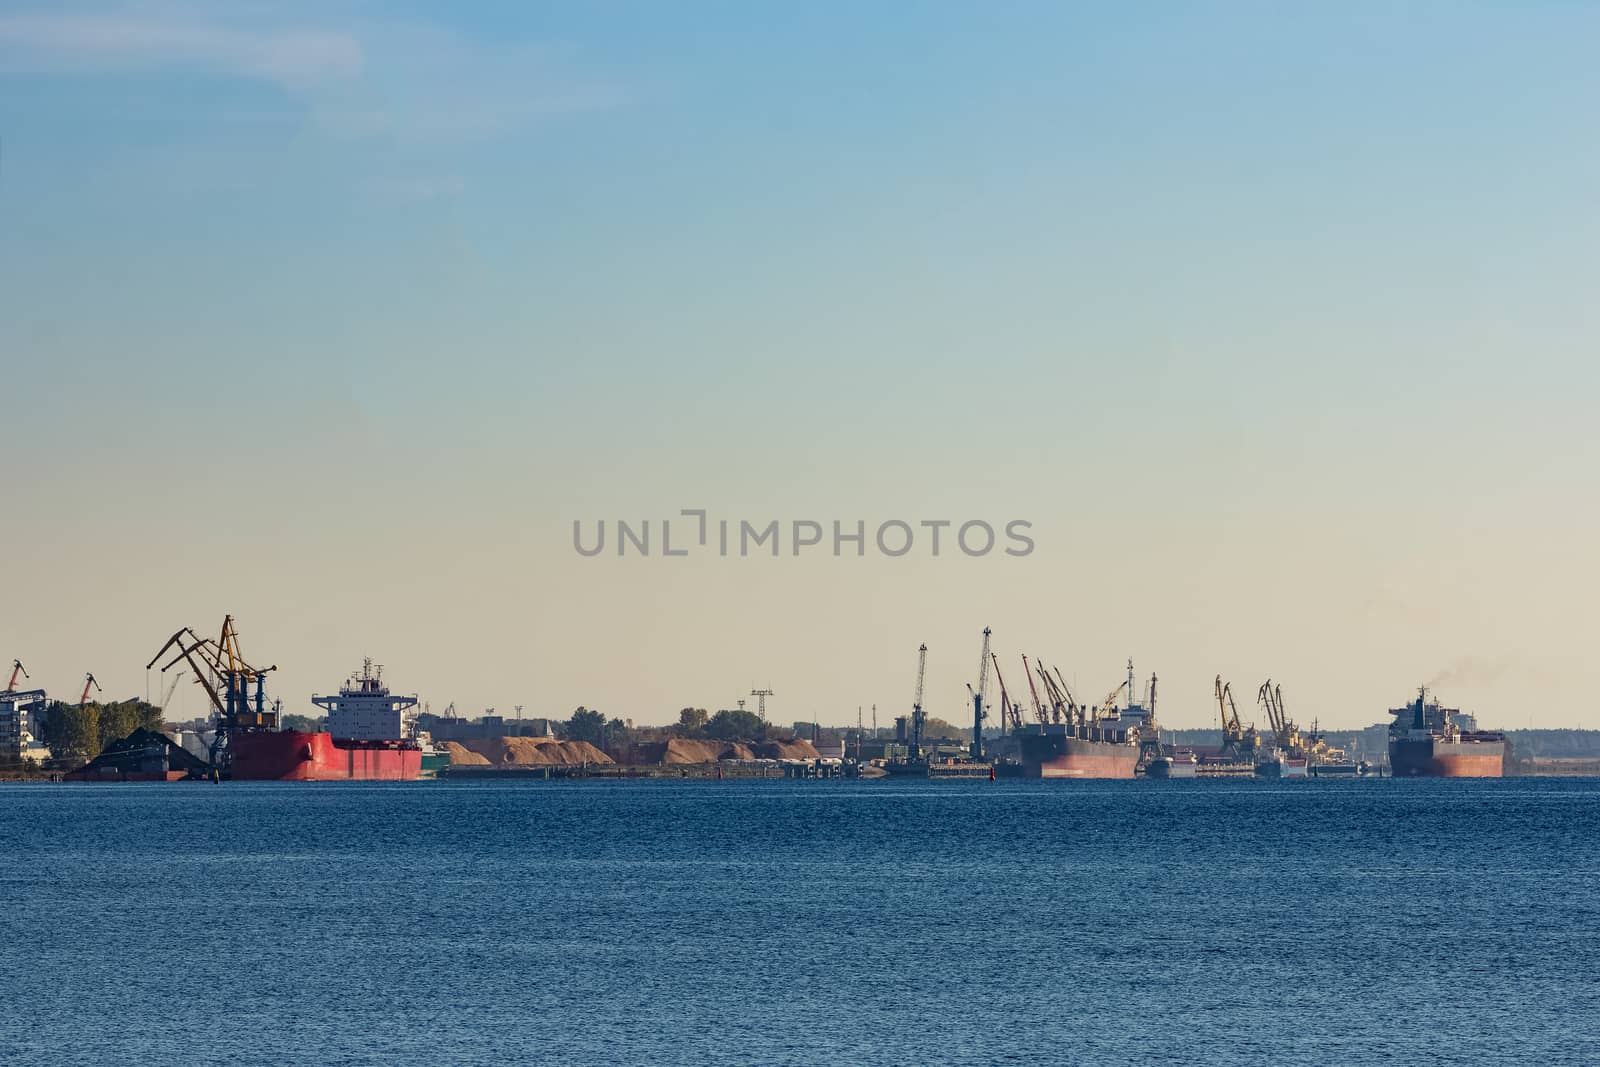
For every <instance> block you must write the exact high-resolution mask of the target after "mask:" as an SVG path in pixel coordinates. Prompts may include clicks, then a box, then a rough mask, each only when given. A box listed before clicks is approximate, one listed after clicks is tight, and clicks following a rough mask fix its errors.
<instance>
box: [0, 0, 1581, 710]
mask: <svg viewBox="0 0 1600 1067" xmlns="http://www.w3.org/2000/svg"><path fill="white" fill-rule="evenodd" d="M1597 35H1600V7H1595V6H1592V5H1586V4H1573V3H1555V2H1552V3H1518V4H1511V3H1506V4H1471V3H1439V4H1429V3H1409V4H1395V3H1372V4H1363V3H1350V4H1337V5H1332V4H1330V5H1320V6H1317V7H1314V8H1303V7H1302V8H1296V7H1293V6H1290V7H1285V6H1284V5H1278V4H1267V3H1260V4H1252V3H1222V4H1214V5H1209V4H1183V5H1179V4H1172V5H1160V4H1146V5H1126V4H1113V3H1107V4H1100V5H1096V4H1081V5H1063V4H1048V3H1040V4H1030V3H1015V4H1004V5H979V4H940V3H931V2H930V3H919V4H914V5H852V4H843V3H815V4H787V5H779V4H765V5H756V4H733V3H719V4H713V3H685V4H671V5H666V4H645V3H639V4H611V3H571V4H548V3H505V4H478V5H421V4H379V3H348V2H343V0H331V2H327V3H317V4H309V3H305V4H300V3H295V2H292V0H291V2H289V3H284V4H273V5H262V4H259V3H254V2H240V3H182V2H174V3H164V2H142V0H130V2H127V3H116V4H107V3H83V4H79V3H65V4H62V3H51V4H44V3H38V4H34V3H30V2H28V0H21V2H12V0H0V383H3V384H0V389H3V396H4V399H5V414H6V423H7V431H8V432H7V433H6V434H5V436H4V438H3V441H4V443H3V444H0V450H3V451H0V477H3V478H4V482H3V485H0V492H3V493H4V499H5V502H6V509H5V511H6V517H7V522H6V523H5V526H4V528H3V530H0V582H3V586H0V588H4V590H5V597H4V601H5V610H3V611H0V657H3V658H5V659H10V658H20V659H21V660H22V661H23V662H24V663H25V664H26V665H27V667H28V670H29V671H30V673H31V674H32V676H33V677H34V679H35V681H37V682H40V683H42V684H44V685H45V686H46V687H47V688H49V689H50V690H51V691H52V693H53V694H54V695H58V696H63V697H68V698H71V699H76V696H77V692H78V689H79V687H80V685H81V684H82V682H81V680H82V677H83V674H84V672H86V671H93V672H94V674H95V675H96V677H97V678H98V679H99V680H100V681H101V682H102V684H103V685H104V686H105V688H106V690H107V695H108V696H131V695H140V696H143V695H144V694H145V693H146V692H147V691H150V690H159V688H160V685H161V681H162V680H161V679H159V678H157V679H152V677H151V675H150V674H148V673H147V672H146V671H145V669H144V664H145V663H146V661H147V660H148V659H149V658H150V656H151V655H153V654H154V653H155V652H156V650H157V649H158V648H159V647H160V645H161V644H162V642H163V641H164V640H165V639H166V638H167V636H168V635H169V634H171V633H172V632H173V631H174V630H176V629H178V628H179V627H182V626H193V627H195V628H196V629H198V630H201V631H202V632H212V631H215V629H216V628H217V627H218V626H219V625H220V623H221V620H222V617H223V615H224V614H227V613H231V614H233V615H234V616H235V617H236V619H237V623H238V626H239V629H240V632H241V635H242V641H243V646H244V650H245V653H246V655H247V656H248V657H249V658H250V659H252V660H253V661H255V662H256V663H257V664H258V665H265V664H268V663H276V664H277V665H278V667H279V671H278V673H277V675H276V676H275V684H274V690H275V695H277V696H278V697H280V698H282V699H283V701H284V708H285V710H286V711H293V712H301V713H305V712H309V711H311V710H312V707H311V705H310V703H309V698H310V696H311V695H312V694H313V693H316V692H320V693H326V692H328V691H330V690H332V689H334V688H335V687H336V686H337V685H338V684H339V683H340V681H341V680H342V679H343V678H344V677H345V676H346V675H347V674H349V673H350V672H351V671H352V670H354V669H356V668H357V667H358V666H359V664H360V662H361V659H362V657H364V656H371V657H373V658H374V659H375V660H377V661H378V662H380V663H383V664H385V665H386V668H387V675H386V676H387V677H388V679H389V680H390V681H391V683H392V684H393V686H394V687H395V688H396V689H397V690H400V691H404V692H415V693H417V694H418V695H419V696H420V697H421V698H422V700H423V701H424V702H425V703H426V704H428V705H429V706H430V707H431V708H432V710H434V711H436V712H437V711H440V710H442V709H443V708H444V707H445V706H446V705H448V704H450V703H454V704H455V706H456V708H457V710H458V711H460V712H462V713H464V714H469V715H475V714H480V713H482V712H483V711H484V710H485V709H486V708H489V707H494V708H495V709H496V711H497V712H498V713H501V714H508V715H510V714H515V712H514V711H513V709H514V708H515V707H516V706H517V705H521V706H523V708H524V712H523V714H525V715H529V716H533V715H553V716H558V717H565V716H566V715H568V714H570V712H571V710H572V709H573V708H574V707H576V706H578V705H585V706H588V707H597V708H600V709H601V710H603V711H605V712H606V713H608V714H610V715H613V716H616V717H621V718H627V719H633V720H634V721H636V722H643V723H660V722H667V721H670V720H672V719H674V718H675V717H676V715H677V711H678V709H679V708H681V707H685V706H695V707H706V708H709V709H713V710H715V709H717V708H721V707H732V706H735V702H736V701H737V700H740V699H745V700H747V701H750V702H751V704H752V706H753V704H754V701H753V700H751V698H750V696H749V694H750V692H751V690H753V689H757V688H770V689H772V690H773V691H774V695H773V696H772V697H771V698H769V701H768V712H769V715H770V717H771V718H772V719H774V720H775V721H778V722H781V723H788V722H792V721H797V720H801V721H808V720H813V719H815V720H818V721H821V722H822V723H824V724H827V723H845V722H854V721H855V719H856V716H857V711H858V709H862V710H861V714H862V716H863V717H864V718H868V719H870V716H871V715H872V709H873V707H874V706H876V708H877V709H878V716H879V721H880V722H881V723H882V724H884V725H887V724H888V723H889V722H890V720H891V718H892V716H893V715H895V714H899V713H902V712H904V711H905V710H907V708H908V707H909V705H910V703H911V700H912V693H913V687H914V684H915V675H916V664H917V649H918V646H919V645H921V644H924V643H926V644H927V645H928V648H929V653H928V656H929V662H928V679H927V694H928V695H927V698H926V700H925V705H926V706H927V707H928V709H929V710H930V712H931V713H932V714H935V715H940V716H942V717H945V718H949V719H952V720H956V721H960V719H961V718H962V717H963V716H965V715H967V714H968V710H967V709H968V705H967V703H966V690H965V686H966V685H967V684H968V683H969V682H976V681H977V674H978V667H979V650H980V642H981V640H982V637H981V631H982V630H983V629H984V628H985V627H986V626H987V627H990V628H991V629H992V630H993V641H994V648H995V651H996V653H997V654H998V655H999V657H1000V664H1001V669H1002V671H1003V673H1004V677H1005V679H1006V682H1007V685H1008V686H1010V687H1012V692H1013V693H1015V691H1016V690H1017V689H1020V688H1021V687H1022V686H1023V684H1024V682H1023V674H1022V667H1021V662H1020V660H1019V658H1018V657H1019V656H1020V655H1021V654H1027V655H1028V656H1029V657H1030V658H1033V657H1043V659H1044V660H1045V661H1046V662H1048V663H1051V664H1052V665H1055V666H1059V668H1060V669H1061V671H1062V673H1063V675H1064V676H1065V677H1066V678H1067V679H1068V680H1069V681H1070V682H1072V683H1073V684H1074V685H1075V687H1076V691H1077V692H1078V695H1079V696H1080V697H1083V698H1085V699H1088V698H1094V699H1098V698H1099V697H1101V696H1102V695H1103V694H1104V693H1105V692H1106V691H1108V690H1109V689H1110V688H1111V687H1112V686H1114V685H1116V684H1117V683H1118V682H1119V681H1120V680H1121V678H1122V677H1123V675H1124V673H1125V670H1126V667H1125V665H1126V662H1127V660H1128V659H1129V658H1130V657H1131V658H1132V659H1133V660H1134V663H1135V668H1136V669H1137V671H1138V672H1139V675H1140V677H1141V679H1142V678H1145V677H1147V676H1148V675H1149V674H1151V673H1155V674H1156V675H1157V676H1158V678H1159V680H1160V681H1159V696H1160V702H1159V708H1158V710H1159V712H1160V714H1161V718H1162V719H1163V720H1164V721H1165V722H1166V723H1168V724H1169V725H1172V726H1206V725H1210V724H1213V723H1214V722H1215V721H1216V713H1215V707H1214V705H1213V703H1212V701H1211V693H1212V685H1213V678H1214V677H1215V676H1217V675H1218V674H1221V675H1222V676H1224V677H1225V678H1227V679H1228V680H1230V681H1232V682H1233V685H1234V688H1235V690H1237V691H1239V692H1240V693H1250V692H1253V691H1254V689H1255V687H1256V686H1257V685H1258V684H1259V683H1260V681H1261V680H1263V679H1264V678H1266V677H1269V676H1270V677H1272V678H1273V679H1274V680H1275V681H1276V682H1277V683H1278V684H1280V685H1282V687H1283V691H1284V697H1285V703H1286V705H1287V708H1288V711H1289V712H1290V714H1291V715H1292V716H1293V717H1295V718H1296V719H1298V720H1299V721H1300V722H1301V723H1302V724H1307V723H1309V722H1310V721H1311V720H1313V719H1317V720H1320V722H1321V723H1322V725H1324V726H1325V727H1332V728H1336V729H1337V728H1343V727H1352V728H1353V727H1357V726H1362V725H1366V724H1370V723H1373V722H1377V721H1381V720H1383V719H1385V718H1386V709H1388V708H1390V707H1393V706H1395V705H1398V704H1400V703H1403V702H1404V701H1405V700H1407V699H1408V698H1409V697H1410V696H1411V695H1412V694H1414V692H1415V688H1416V687H1417V686H1419V685H1423V684H1431V685H1434V686H1436V687H1437V692H1438V694H1439V695H1440V697H1441V698H1443V699H1444V701H1445V702H1446V703H1447V704H1451V705H1453V706H1460V707H1462V708H1465V709H1468V710H1471V711H1474V712H1476V713H1477V714H1478V715H1479V717H1480V720H1482V721H1483V722H1484V723H1485V724H1486V725H1495V726H1502V727H1508V728H1510V727H1526V726H1530V725H1538V726H1551V727H1559V726H1580V725H1584V726H1600V715H1596V714H1593V709H1594V694H1595V693H1596V692H1597V691H1600V665H1597V664H1600V659H1597V657H1596V656H1595V648H1596V638H1597V636H1600V624H1597V621H1596V616H1595V606H1594V605H1595V597H1596V594H1597V592H1600V565H1597V564H1596V562H1595V553H1594V546H1595V545H1596V543H1597V541H1600V503H1597V500H1596V492H1595V488H1594V484H1595V475H1594V473H1593V472H1594V471H1595V470H1596V469H1597V466H1600V463H1597V461H1600V448H1597V432H1596V430H1595V428H1594V418H1593V416H1594V410H1595V404H1596V400H1597V399H1600V370H1597V369H1596V368H1597V361H1596V358H1595V357H1596V355H1597V351H1596V350H1597V340H1600V303H1597V302H1596V301H1595V300H1594V298H1593V294H1594V293H1595V292H1596V291H1600V263H1597V256H1596V249H1597V248H1600V211H1597V208H1600V138H1597V137H1596V133H1597V129H1596V118H1595V116H1596V115H1600V67H1597V66H1596V64H1594V62H1593V42H1594V41H1595V40H1596V39H1600V38H1597ZM684 509H704V510H705V511H706V512H707V514H708V517H709V519H710V520H711V522H712V523H713V528H714V524H715V522H716V521H718V520H722V519H726V520H730V521H732V522H733V524H734V528H735V529H737V528H738V523H739V522H740V521H741V520H743V521H748V522H750V523H751V524H753V525H754V526H756V527H757V528H762V527H764V526H765V524H766V523H768V522H769V521H772V520H778V521H779V522H780V523H781V524H784V528H786V529H787V528H788V527H787V524H789V523H792V522H793V521H794V520H811V521H817V522H819V523H820V524H822V525H823V527H824V529H831V523H832V522H834V521H839V522H841V523H843V524H844V526H845V528H846V529H847V530H848V529H853V527H854V524H855V523H856V522H857V521H861V522H864V523H865V524H866V526H867V530H868V537H869V543H870V538H871V531H873V530H875V529H876V528H877V527H878V525H879V524H880V523H883V522H886V521H891V520H899V521H903V522H906V523H908V524H909V525H910V526H911V527H912V528H913V531H925V530H926V528H924V527H920V526H919V525H918V524H919V523H921V522H923V521H949V522H951V523H953V524H954V526H959V525H960V524H962V523H963V522H968V521H973V520H981V521H984V522H988V523H990V524H991V525H993V526H995V527H996V528H997V529H999V528H1003V526H1004V524H1005V523H1007V522H1009V521H1012V520H1021V521H1024V522H1027V523H1028V524H1029V526H1028V527H1027V530H1028V531H1029V532H1030V536H1031V537H1032V540H1033V545H1034V547H1033V550H1032V551H1031V552H1030V553H1028V554H1027V555H1025V556H1008V555H1006V554H1004V552H1003V551H1002V550H1001V549H999V548H997V549H996V550H995V551H994V552H991V553H989V554H986V555H982V556H976V557H969V556H966V555H964V554H962V553H961V552H959V551H951V550H950V548H949V543H948V542H946V544H945V551H943V552H942V553H941V554H940V555H938V556H934V555H933V554H932V553H931V552H930V551H929V547H928V545H927V542H926V541H925V540H919V541H918V542H917V543H916V544H915V546H914V548H913V550H912V551H911V552H908V553H907V554H906V555H904V556H899V557H889V556H886V555H884V554H882V553H880V552H878V551H876V550H875V547H876V546H872V548H873V549H874V550H871V551H868V552H867V553H866V554H865V555H864V556H860V557H856V556H852V555H850V554H849V553H850V550H849V547H848V546H846V551H845V553H844V554H843V555H841V556H838V557H835V556H834V555H833V554H832V552H831V551H830V549H829V545H828V543H827V542H825V543H824V545H823V546H822V547H821V548H820V549H816V550H814V551H813V550H806V551H802V552H801V554H800V555H798V556H797V555H795V554H793V552H792V551H791V550H790V545H789V543H788V540H787V534H786V535H785V541H784V542H783V544H782V545H781V551H780V554H779V556H778V557H777V558H773V557H772V556H771V555H768V554H765V551H764V550H758V551H756V552H755V553H753V554H751V555H749V556H741V555H739V554H738V553H737V551H735V552H734V553H733V554H730V555H729V556H726V557H724V556H721V555H719V554H718V553H716V552H714V551H707V550H704V549H700V550H697V551H695V552H691V553H690V554H689V555H688V556H684V557H670V558H669V557H666V556H663V555H662V554H661V552H660V547H661V546H660V542H659V537H660V534H661V528H660V524H661V522H662V520H666V519H671V520H675V521H674V527H673V536H674V538H675V540H676V539H677V538H678V537H679V535H681V534H682V533H683V532H684V531H685V530H686V529H687V528H688V526H689V524H691V523H692V522H693V521H694V520H693V519H690V518H685V517H684V516H682V515H681V512H682V511H683V510H684ZM619 519H622V520H626V521H628V522H630V523H632V524H634V525H635V526H638V525H641V524H643V523H644V522H645V521H646V520H649V521H650V522H651V524H652V526H653V527H654V533H655V536H656V538H657V540H656V541H654V542H653V543H652V548H653V549H654V550H655V551H653V552H652V553H651V554H650V555H641V554H638V553H631V554H628V555H624V556H621V557H619V556H618V555H617V554H616V552H615V543H614V540H615V538H614V535H615V523H616V522H617V520H619ZM600 520H605V521H606V522H607V524H608V526H609V527H610V532H611V533H612V535H613V543H612V544H610V545H608V550H607V551H605V552H602V553H601V554H600V555H597V556H594V557H592V558H591V557H585V556H582V555H580V554H579V553H578V552H576V551H575V550H574V529H573V528H574V523H575V522H576V523H578V524H580V529H581V530H582V531H583V532H584V533H583V536H584V537H586V538H587V537H591V536H592V535H593V533H594V531H595V530H596V529H597V524H598V523H599V521H600ZM954 526H953V527H952V528H951V529H954ZM947 536H948V535H947ZM713 543H714V537H713ZM1004 544H1005V542H1004V541H1003V540H1002V546H1003V545H1004ZM168 677H169V678H170V675H169V676H168ZM995 694H996V689H995V688H994V687H993V686H992V685H991V698H993V697H994V695H995ZM203 707H204V702H203V695H202V694H201V693H199V692H198V690H195V689H194V688H193V687H192V686H190V685H188V684H187V683H186V684H185V685H184V686H183V687H182V688H181V690H180V693H179V695H178V696H177V697H176V698H175V701H174V704H173V706H172V707H171V708H170V709H169V718H186V717H188V716H190V715H195V714H199V713H201V712H202V710H203ZM1244 710H1245V711H1246V718H1249V717H1250V711H1249V709H1248V708H1246V709H1244ZM1256 717H1257V718H1258V720H1264V716H1261V715H1259V714H1258V715H1257V716H1256Z"/></svg>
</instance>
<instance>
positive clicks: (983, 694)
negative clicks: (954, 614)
mask: <svg viewBox="0 0 1600 1067" xmlns="http://www.w3.org/2000/svg"><path fill="white" fill-rule="evenodd" d="M989 632H990V631H989V628H988V627H987V626H985V627H984V628H983V649H982V651H980V652H979V653H978V691H977V692H976V693H974V694H972V746H971V748H970V749H969V751H970V752H971V753H972V758H973V759H975V760H981V759H983V720H984V719H986V718H988V715H989V713H988V710H987V709H986V708H985V707H984V701H985V700H987V699H988V696H989Z"/></svg>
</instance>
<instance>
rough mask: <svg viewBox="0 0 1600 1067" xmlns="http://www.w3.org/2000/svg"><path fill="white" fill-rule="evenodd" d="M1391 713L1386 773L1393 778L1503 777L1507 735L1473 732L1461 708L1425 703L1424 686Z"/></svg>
mask: <svg viewBox="0 0 1600 1067" xmlns="http://www.w3.org/2000/svg"><path fill="white" fill-rule="evenodd" d="M1391 714H1393V715H1394V722H1392V723H1391V724H1390V725H1389V773H1390V774H1391V775H1392V776H1394V777H1395V778H1501V777H1504V775H1505V763H1506V735H1505V734H1503V733H1500V732H1499V731H1497V730H1479V729H1476V728H1475V727H1476V723H1474V722H1472V720H1471V717H1470V716H1466V715H1462V713H1461V711H1460V709H1458V708H1446V707H1442V706H1441V705H1440V704H1439V702H1438V700H1433V701H1429V700H1428V690H1427V688H1426V687H1422V688H1419V689H1418V690H1417V699H1416V700H1414V701H1412V702H1411V703H1410V704H1407V705H1406V706H1405V707H1403V708H1393V709H1391ZM1464 727H1466V728H1464Z"/></svg>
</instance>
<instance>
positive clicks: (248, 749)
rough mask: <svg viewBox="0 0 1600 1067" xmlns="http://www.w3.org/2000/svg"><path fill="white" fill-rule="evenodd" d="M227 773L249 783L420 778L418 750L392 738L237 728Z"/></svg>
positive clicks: (406, 780) (420, 765) (231, 739)
mask: <svg viewBox="0 0 1600 1067" xmlns="http://www.w3.org/2000/svg"><path fill="white" fill-rule="evenodd" d="M228 747H229V748H230V749H231V750H232V753H233V756H232V764H231V767H230V774H231V776H232V777H233V778H234V779H235V780H238V781H252V782H262V781H269V782H349V781H363V782H366V781H389V782H410V781H415V780H416V779H417V778H420V777H421V776H422V750H421V749H419V748H417V747H415V746H406V745H404V744H401V743H397V742H383V741H377V742H374V741H355V742H345V744H343V745H340V744H337V743H335V742H334V740H333V738H332V736H330V735H328V734H325V733H302V732H300V731H298V730H283V731H272V732H239V733H236V734H234V735H233V736H231V737H230V738H229V739H228Z"/></svg>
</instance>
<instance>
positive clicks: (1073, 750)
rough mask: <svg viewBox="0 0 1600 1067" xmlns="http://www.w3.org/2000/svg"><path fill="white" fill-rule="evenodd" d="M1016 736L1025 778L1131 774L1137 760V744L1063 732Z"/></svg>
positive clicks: (1132, 774)
mask: <svg viewBox="0 0 1600 1067" xmlns="http://www.w3.org/2000/svg"><path fill="white" fill-rule="evenodd" d="M1018 736H1019V739H1020V740H1021V742H1022V744H1021V750H1022V773H1023V777H1025V778H1132V777H1133V776H1134V768H1135V767H1137V766H1138V763H1139V746H1138V745H1130V744H1126V743H1119V742H1113V741H1088V740H1084V739H1083V738H1078V737H1068V736H1066V735H1065V734H1064V733H1062V734H1050V733H1023V734H1020V735H1018Z"/></svg>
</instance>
